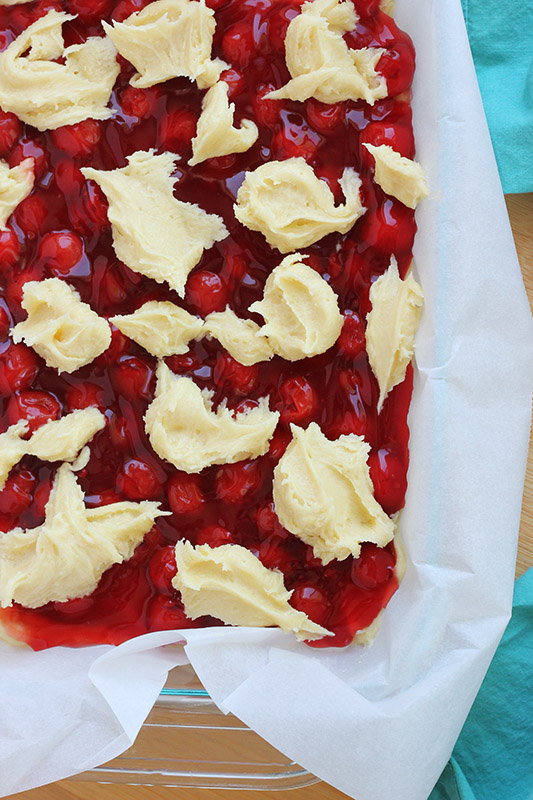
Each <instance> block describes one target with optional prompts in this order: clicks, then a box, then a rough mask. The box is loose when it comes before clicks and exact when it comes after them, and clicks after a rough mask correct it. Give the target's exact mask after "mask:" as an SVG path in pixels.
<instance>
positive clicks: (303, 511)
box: [273, 422, 394, 564]
mask: <svg viewBox="0 0 533 800" xmlns="http://www.w3.org/2000/svg"><path fill="white" fill-rule="evenodd" d="M291 430H292V437H293V438H292V441H291V442H290V444H289V446H288V447H287V449H286V451H285V453H284V454H283V456H282V457H281V459H280V461H279V463H278V465H277V467H276V469H275V470H274V483H273V496H274V506H275V509H276V514H277V515H278V517H279V520H280V522H281V524H282V525H283V526H284V527H285V528H287V530H289V531H290V532H291V533H293V534H294V535H295V536H298V538H299V539H301V540H302V541H304V542H306V544H308V545H310V546H311V547H312V548H313V552H314V554H315V556H317V558H320V559H321V560H322V563H323V564H329V562H330V561H333V559H338V560H339V561H342V560H343V559H345V558H348V556H350V555H353V556H355V557H357V556H359V554H360V552H361V542H374V543H375V544H377V545H378V546H379V547H384V545H386V544H388V543H389V542H390V541H391V539H392V537H393V535H394V522H393V521H392V520H391V519H390V517H388V516H387V514H386V513H385V512H384V511H383V509H382V508H381V506H380V505H379V503H378V502H377V500H376V499H375V497H374V490H373V486H372V481H371V479H370V472H369V469H368V464H367V459H368V453H369V451H370V445H369V444H367V443H366V442H365V440H364V439H363V437H362V436H356V435H355V434H353V433H350V434H348V435H345V436H340V437H339V438H338V439H336V440H335V441H331V440H329V439H326V437H325V436H324V434H323V433H322V431H321V430H320V428H319V427H318V425H317V424H316V423H315V422H312V423H311V424H310V425H309V427H308V428H307V429H306V430H303V429H302V428H299V427H298V426H296V425H291Z"/></svg>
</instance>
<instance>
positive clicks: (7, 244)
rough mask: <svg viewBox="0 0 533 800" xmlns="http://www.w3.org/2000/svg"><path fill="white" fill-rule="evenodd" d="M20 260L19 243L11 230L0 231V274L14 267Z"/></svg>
mask: <svg viewBox="0 0 533 800" xmlns="http://www.w3.org/2000/svg"><path fill="white" fill-rule="evenodd" d="M19 258H20V241H19V238H18V236H17V234H16V233H15V231H14V230H13V228H6V229H5V231H0V274H1V273H2V272H4V271H5V270H8V269H11V267H14V266H15V264H16V263H17V261H18V260H19Z"/></svg>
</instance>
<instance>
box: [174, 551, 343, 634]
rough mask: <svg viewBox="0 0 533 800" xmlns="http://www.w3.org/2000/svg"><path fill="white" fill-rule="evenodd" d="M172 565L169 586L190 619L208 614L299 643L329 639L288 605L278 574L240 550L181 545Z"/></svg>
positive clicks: (318, 626) (285, 592)
mask: <svg viewBox="0 0 533 800" xmlns="http://www.w3.org/2000/svg"><path fill="white" fill-rule="evenodd" d="M176 565H177V568H178V571H177V573H176V575H175V577H174V578H173V579H172V585H173V586H174V588H175V589H177V590H178V591H179V592H180V593H181V599H182V601H183V605H184V606H185V612H186V614H187V616H188V617H190V618H191V619H197V618H198V617H202V616H204V615H206V614H209V615H210V616H212V617H216V618H217V619H221V620H222V621H223V622H225V623H226V624H228V625H243V626H245V627H258V628H265V627H269V626H271V625H277V626H278V627H279V628H281V630H283V631H285V632H286V633H294V634H295V636H296V638H297V639H299V640H303V639H307V640H309V641H311V640H313V639H321V638H322V637H323V636H331V633H330V632H329V631H327V630H326V629H325V628H322V627H321V626H320V625H317V624H316V622H312V621H311V620H310V619H309V617H308V616H307V614H304V613H303V611H297V610H296V609H295V608H293V607H292V606H291V605H290V604H289V599H290V596H291V594H292V592H289V591H287V589H286V588H285V585H284V583H283V575H282V574H281V572H278V571H274V570H270V569H267V568H266V567H264V566H263V565H262V564H261V562H260V561H259V559H258V558H256V557H255V556H254V555H253V554H252V553H250V551H249V550H247V549H246V548H245V547H241V546H240V545H238V544H225V545H222V546H221V547H214V548H213V547H209V545H208V544H203V545H200V546H196V547H193V546H192V544H191V543H190V542H186V541H181V542H178V543H177V544H176Z"/></svg>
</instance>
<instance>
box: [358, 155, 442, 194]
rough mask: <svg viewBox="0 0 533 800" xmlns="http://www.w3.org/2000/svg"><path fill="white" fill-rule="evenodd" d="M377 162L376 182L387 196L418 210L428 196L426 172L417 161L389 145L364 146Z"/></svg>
mask: <svg viewBox="0 0 533 800" xmlns="http://www.w3.org/2000/svg"><path fill="white" fill-rule="evenodd" d="M364 146H365V147H366V149H367V150H368V152H369V153H371V154H372V155H373V156H374V159H375V162H376V172H375V181H376V183H377V184H378V185H379V186H381V188H382V189H383V191H384V192H385V194H390V195H392V196H393V197H396V199H397V200H399V201H400V202H401V203H403V204H404V205H405V206H408V208H416V207H417V205H418V203H419V202H420V200H421V199H422V198H423V197H427V195H428V186H427V183H426V178H425V175H424V170H423V169H422V167H421V166H420V164H418V163H417V162H416V161H412V160H411V159H410V158H405V156H401V155H400V154H399V153H397V152H396V150H393V149H392V147H389V145H387V144H380V145H379V146H377V147H376V145H373V144H365V145H364Z"/></svg>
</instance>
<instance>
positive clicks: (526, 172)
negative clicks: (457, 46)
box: [462, 0, 533, 193]
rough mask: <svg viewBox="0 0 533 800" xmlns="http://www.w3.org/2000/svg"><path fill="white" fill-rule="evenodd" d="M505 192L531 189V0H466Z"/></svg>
mask: <svg viewBox="0 0 533 800" xmlns="http://www.w3.org/2000/svg"><path fill="white" fill-rule="evenodd" d="M462 4H463V11H464V14H465V20H466V27H467V30H468V37H469V39H470V46H471V48H472V55H473V56H474V63H475V65H476V72H477V77H478V81H479V87H480V89H481V95H482V97H483V104H484V106H485V113H486V115H487V121H488V123H489V128H490V133H491V136H492V143H493V146H494V151H495V153H496V160H497V162H498V168H499V170H500V177H501V181H502V184H503V190H504V192H511V193H512V192H531V191H533V0H462Z"/></svg>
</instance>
